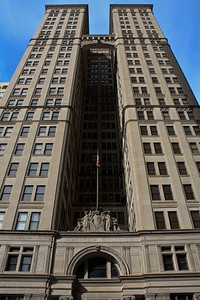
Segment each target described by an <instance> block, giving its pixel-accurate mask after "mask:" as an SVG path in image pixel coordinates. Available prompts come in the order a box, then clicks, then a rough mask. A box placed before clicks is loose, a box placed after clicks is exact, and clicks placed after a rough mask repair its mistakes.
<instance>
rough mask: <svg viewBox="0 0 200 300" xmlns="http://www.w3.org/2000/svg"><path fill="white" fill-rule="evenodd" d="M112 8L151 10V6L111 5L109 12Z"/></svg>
mask: <svg viewBox="0 0 200 300" xmlns="http://www.w3.org/2000/svg"><path fill="white" fill-rule="evenodd" d="M114 8H118V9H119V8H122V9H123V8H126V9H127V8H130V9H134V8H135V9H151V10H153V4H111V5H110V10H111V9H114Z"/></svg>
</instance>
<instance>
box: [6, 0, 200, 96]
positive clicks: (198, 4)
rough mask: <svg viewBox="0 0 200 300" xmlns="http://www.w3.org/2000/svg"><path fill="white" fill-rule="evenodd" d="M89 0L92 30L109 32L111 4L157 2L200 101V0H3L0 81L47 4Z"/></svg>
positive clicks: (159, 15) (10, 71)
mask: <svg viewBox="0 0 200 300" xmlns="http://www.w3.org/2000/svg"><path fill="white" fill-rule="evenodd" d="M71 3H76V4H79V3H81V4H83V3H84V4H89V19H90V33H93V34H94V33H108V30H109V5H110V4H114V3H117V4H120V3H123V4H125V3H127V4H129V3H130V4H138V3H142V4H145V3H146V4H153V5H154V9H153V10H154V14H155V16H156V18H157V20H158V22H159V24H160V26H161V28H162V30H163V32H164V34H165V36H166V37H167V38H168V40H169V43H170V45H171V47H172V50H173V51H174V53H175V56H176V58H177V59H178V61H179V64H180V66H181V68H182V69H183V71H184V73H185V76H186V78H187V80H188V82H189V84H190V86H191V87H192V90H193V92H194V94H195V95H196V97H197V100H198V101H199V102H200V0H138V1H135V0H132V1H130V0H88V1H87V0H71V1H69V0H46V1H45V0H1V1H0V4H1V6H0V7H1V17H0V37H1V40H0V81H10V79H11V77H12V75H13V73H14V71H15V69H16V67H17V65H18V63H19V61H20V59H21V57H22V55H23V53H24V51H25V49H26V46H27V45H28V43H29V40H30V38H31V37H32V36H33V34H34V32H35V31H36V29H37V27H38V25H39V23H40V21H41V19H42V17H43V15H44V11H45V8H44V5H45V4H71Z"/></svg>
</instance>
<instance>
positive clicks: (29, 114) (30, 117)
mask: <svg viewBox="0 0 200 300" xmlns="http://www.w3.org/2000/svg"><path fill="white" fill-rule="evenodd" d="M33 116H34V112H27V114H26V118H25V120H26V121H31V120H33Z"/></svg>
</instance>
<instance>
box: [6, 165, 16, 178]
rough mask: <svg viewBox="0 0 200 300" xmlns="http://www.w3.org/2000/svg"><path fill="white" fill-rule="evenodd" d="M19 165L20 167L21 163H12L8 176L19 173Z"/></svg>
mask: <svg viewBox="0 0 200 300" xmlns="http://www.w3.org/2000/svg"><path fill="white" fill-rule="evenodd" d="M18 167H19V163H11V165H10V169H9V171H8V176H10V177H15V176H16V174H17V170H18Z"/></svg>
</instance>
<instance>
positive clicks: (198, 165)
mask: <svg viewBox="0 0 200 300" xmlns="http://www.w3.org/2000/svg"><path fill="white" fill-rule="evenodd" d="M196 165H197V169H198V172H199V173H200V161H196Z"/></svg>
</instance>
